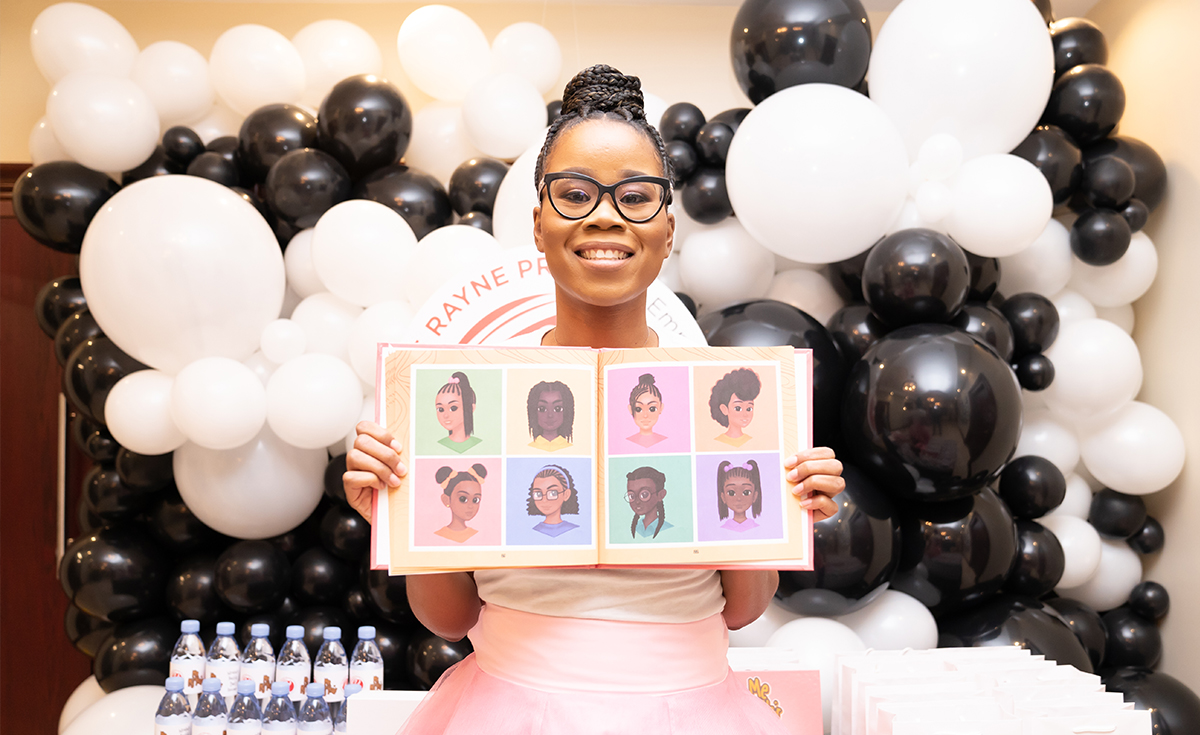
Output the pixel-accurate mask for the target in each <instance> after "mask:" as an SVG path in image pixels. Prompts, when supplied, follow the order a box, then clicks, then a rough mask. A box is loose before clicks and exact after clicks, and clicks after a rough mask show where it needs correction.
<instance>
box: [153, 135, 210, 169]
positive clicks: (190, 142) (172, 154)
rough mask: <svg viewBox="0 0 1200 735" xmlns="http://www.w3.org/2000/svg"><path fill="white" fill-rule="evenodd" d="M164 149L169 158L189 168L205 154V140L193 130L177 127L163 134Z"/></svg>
mask: <svg viewBox="0 0 1200 735" xmlns="http://www.w3.org/2000/svg"><path fill="white" fill-rule="evenodd" d="M162 148H163V151H165V152H166V154H167V156H168V157H169V158H170V159H171V160H172V161H175V162H176V163H178V164H179V165H181V166H187V165H188V164H189V163H191V162H192V160H193V159H195V158H196V156H198V155H200V154H201V153H203V152H204V140H203V139H202V138H201V137H200V136H199V135H198V134H197V133H196V131H195V130H192V129H191V128H188V127H184V126H183V125H176V126H174V127H171V128H167V132H165V133H163V137H162Z"/></svg>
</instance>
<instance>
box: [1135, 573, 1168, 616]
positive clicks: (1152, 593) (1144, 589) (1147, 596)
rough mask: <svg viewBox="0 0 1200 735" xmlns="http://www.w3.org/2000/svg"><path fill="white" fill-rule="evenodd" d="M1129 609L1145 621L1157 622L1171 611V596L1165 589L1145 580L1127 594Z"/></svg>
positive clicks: (1156, 583)
mask: <svg viewBox="0 0 1200 735" xmlns="http://www.w3.org/2000/svg"><path fill="white" fill-rule="evenodd" d="M1129 609H1130V610H1132V611H1134V612H1135V613H1137V614H1138V615H1141V616H1142V617H1143V618H1146V619H1147V620H1158V619H1160V618H1161V617H1162V616H1164V615H1166V614H1167V612H1168V611H1169V610H1170V609H1171V596H1170V595H1169V594H1167V588H1166V587H1163V586H1162V585H1161V584H1159V583H1158V582H1151V581H1149V580H1146V581H1145V582H1141V583H1139V584H1138V586H1136V587H1134V588H1133V591H1132V592H1130V593H1129Z"/></svg>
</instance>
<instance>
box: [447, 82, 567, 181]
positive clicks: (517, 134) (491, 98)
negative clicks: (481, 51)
mask: <svg viewBox="0 0 1200 735" xmlns="http://www.w3.org/2000/svg"><path fill="white" fill-rule="evenodd" d="M462 116H463V123H464V124H465V125H466V128H467V137H468V138H470V140H471V143H472V144H473V145H474V146H475V147H476V148H478V149H479V150H481V151H483V152H484V153H486V154H487V155H489V156H494V157H496V158H503V159H514V158H516V157H517V156H519V155H521V154H522V153H523V152H524V151H525V150H526V149H527V148H529V147H530V146H531V145H533V144H534V143H536V142H538V141H539V140H540V139H541V137H542V130H544V129H545V127H546V103H545V102H543V101H542V95H541V93H540V92H538V90H537V87H534V86H533V83H532V82H530V81H529V80H528V79H526V78H524V77H522V76H520V75H519V74H516V73H514V72H501V73H499V74H493V75H491V76H488V77H486V78H484V79H481V80H480V81H479V82H478V83H476V84H475V86H473V87H471V90H470V91H469V92H468V93H467V96H466V99H464V100H463V106H462Z"/></svg>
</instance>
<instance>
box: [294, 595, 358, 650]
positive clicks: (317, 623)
mask: <svg viewBox="0 0 1200 735" xmlns="http://www.w3.org/2000/svg"><path fill="white" fill-rule="evenodd" d="M287 625H299V626H302V627H303V628H304V645H305V647H306V648H308V655H309V656H310V657H311V658H316V656H317V649H319V648H320V647H321V643H322V642H323V640H324V639H323V638H322V636H323V635H324V633H325V628H327V627H329V626H335V627H338V628H341V629H342V644H343V645H345V642H346V633H347V631H349V629H350V627H349V620H347V618H346V614H345V613H344V612H342V610H341V608H338V607H330V606H319V607H309V608H305V609H303V610H300V611H299V612H296V613H294V614H293V615H292V616H291V617H289V618H287Z"/></svg>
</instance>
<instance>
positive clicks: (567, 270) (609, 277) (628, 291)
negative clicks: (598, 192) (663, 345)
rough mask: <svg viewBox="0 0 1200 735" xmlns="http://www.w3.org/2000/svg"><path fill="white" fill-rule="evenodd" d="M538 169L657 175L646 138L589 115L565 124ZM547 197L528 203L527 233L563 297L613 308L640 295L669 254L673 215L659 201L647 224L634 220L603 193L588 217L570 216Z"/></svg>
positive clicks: (598, 175)
mask: <svg viewBox="0 0 1200 735" xmlns="http://www.w3.org/2000/svg"><path fill="white" fill-rule="evenodd" d="M544 167H545V171H546V172H547V173H551V172H555V171H574V172H576V173H581V174H584V175H585V176H590V177H592V178H593V179H596V180H597V181H599V182H600V183H602V184H615V183H616V182H618V181H621V180H623V179H627V178H629V177H631V176H662V175H663V167H662V163H661V161H659V158H658V153H657V151H656V150H655V147H654V144H653V143H652V142H650V139H649V138H647V137H645V136H644V135H642V133H640V132H639V131H638V130H637V129H636V128H634V127H633V126H632V125H628V124H626V123H622V122H617V121H614V120H588V121H585V122H581V123H578V124H576V125H574V126H573V127H571V128H569V129H567V131H566V132H564V133H562V134H561V135H559V136H558V139H557V140H556V141H555V143H554V147H553V148H552V149H551V152H550V155H549V156H547V157H546V160H545V162H544ZM546 196H547V195H545V194H543V195H542V198H541V200H540V202H539V206H537V207H534V209H533V238H534V242H535V243H536V244H537V248H538V250H539V251H540V252H542V253H544V254H545V256H546V265H547V267H548V268H549V269H550V274H551V275H552V276H554V282H555V284H556V285H557V287H558V291H559V293H560V294H561V295H565V296H567V297H569V298H571V299H574V300H575V301H577V302H580V303H581V304H585V305H589V306H614V305H617V304H623V303H625V302H627V301H630V300H631V299H634V298H636V297H638V296H640V295H641V294H643V293H645V291H646V289H647V288H649V287H650V284H651V283H652V282H653V281H654V279H655V278H656V277H657V276H658V272H659V270H660V269H661V268H662V264H663V261H664V260H666V258H667V256H668V255H669V254H670V252H671V244H672V237H673V234H674V232H675V217H674V215H672V214H670V213H669V212H667V208H666V207H665V206H664V207H663V208H662V210H661V211H660V212H659V213H658V214H657V215H656V216H655V217H654V218H653V219H651V220H650V221H649V222H643V223H641V224H635V223H631V222H628V221H626V220H625V219H623V218H622V217H621V215H620V214H619V213H618V212H617V209H616V207H615V206H614V204H613V201H612V198H611V197H609V196H604V197H602V198H601V200H600V204H599V206H597V207H596V209H595V210H594V211H593V212H592V213H591V214H589V215H588V216H587V217H584V218H583V219H579V220H568V219H564V218H563V217H561V216H560V215H559V214H558V213H557V212H555V211H554V208H553V207H551V206H550V202H549V201H547V199H546ZM604 251H607V252H604Z"/></svg>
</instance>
